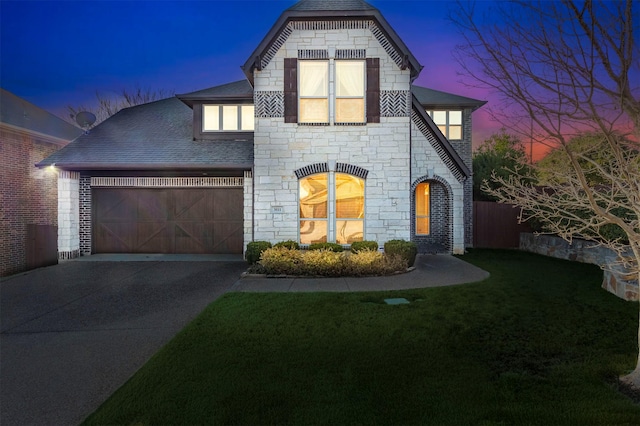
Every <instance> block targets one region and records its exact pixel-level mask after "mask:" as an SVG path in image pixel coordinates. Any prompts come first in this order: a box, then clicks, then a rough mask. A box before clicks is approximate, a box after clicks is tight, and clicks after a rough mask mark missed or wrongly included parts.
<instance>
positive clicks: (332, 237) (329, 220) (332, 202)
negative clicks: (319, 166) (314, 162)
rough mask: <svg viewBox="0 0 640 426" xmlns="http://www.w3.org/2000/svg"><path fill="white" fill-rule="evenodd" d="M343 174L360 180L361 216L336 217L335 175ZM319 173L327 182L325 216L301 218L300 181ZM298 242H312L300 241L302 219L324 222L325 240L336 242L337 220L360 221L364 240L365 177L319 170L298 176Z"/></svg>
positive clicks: (304, 244)
mask: <svg viewBox="0 0 640 426" xmlns="http://www.w3.org/2000/svg"><path fill="white" fill-rule="evenodd" d="M339 174H340V175H345V176H349V177H350V178H353V179H358V180H361V181H362V215H361V217H358V218H343V217H337V202H338V200H337V186H336V183H337V179H336V175H339ZM321 175H325V176H326V179H325V181H326V184H327V201H326V202H327V211H326V217H324V218H322V217H319V218H302V217H301V216H300V207H301V200H302V197H301V182H302V180H303V179H307V178H310V177H312V176H321ZM297 195H298V203H297V204H298V207H297V210H298V242H299V243H300V244H301V245H303V246H307V245H309V244H313V243H311V242H309V243H303V242H302V238H301V234H300V231H301V226H300V223H301V222H302V221H303V220H309V221H321V222H325V223H326V241H328V242H337V241H338V232H339V231H338V229H337V227H338V222H343V221H344V222H360V223H362V240H361V241H364V236H365V235H366V221H365V217H366V199H367V197H366V179H365V178H363V177H361V176H357V175H355V174H351V173H346V172H343V171H331V170H330V171H321V172H317V173H311V174H308V175H305V176H301V177H299V178H298V193H297ZM338 244H342V245H350V244H351V243H348V242H346V243H338Z"/></svg>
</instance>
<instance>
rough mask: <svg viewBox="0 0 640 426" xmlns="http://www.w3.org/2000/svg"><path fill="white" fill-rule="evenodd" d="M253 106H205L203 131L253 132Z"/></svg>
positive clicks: (203, 110)
mask: <svg viewBox="0 0 640 426" xmlns="http://www.w3.org/2000/svg"><path fill="white" fill-rule="evenodd" d="M253 117H254V107H253V105H203V106H202V131H203V132H220V131H235V132H238V131H242V132H244V131H252V130H253V129H254V118H253Z"/></svg>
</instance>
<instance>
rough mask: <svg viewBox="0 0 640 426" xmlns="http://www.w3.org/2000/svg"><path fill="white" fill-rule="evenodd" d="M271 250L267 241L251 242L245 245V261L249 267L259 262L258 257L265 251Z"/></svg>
mask: <svg viewBox="0 0 640 426" xmlns="http://www.w3.org/2000/svg"><path fill="white" fill-rule="evenodd" d="M269 248H271V243H270V242H269V241H252V242H250V243H249V244H247V252H246V253H245V259H247V262H249V264H250V265H253V264H254V263H257V262H258V261H259V260H260V255H262V252H264V251H265V250H266V249H269Z"/></svg>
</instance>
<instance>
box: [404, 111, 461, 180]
mask: <svg viewBox="0 0 640 426" xmlns="http://www.w3.org/2000/svg"><path fill="white" fill-rule="evenodd" d="M411 119H412V120H413V122H414V123H415V125H416V127H418V129H419V130H420V133H422V134H423V135H424V137H425V138H426V139H427V140H428V141H429V143H430V144H431V146H432V147H433V149H434V150H435V151H436V152H437V153H438V156H439V157H440V159H441V160H442V161H443V162H444V163H445V164H446V165H447V167H448V168H449V170H451V173H453V175H454V176H455V177H456V179H457V180H458V182H462V181H463V180H464V174H462V172H461V171H460V170H458V168H457V167H456V166H455V164H454V163H453V160H452V159H451V158H450V157H449V156H448V155H447V153H446V151H445V149H444V147H443V146H442V144H441V143H440V141H439V140H438V139H436V137H435V136H433V134H432V133H431V130H430V129H429V126H427V123H425V122H424V121H423V120H422V117H420V115H419V114H418V113H417V112H415V111H412V112H411Z"/></svg>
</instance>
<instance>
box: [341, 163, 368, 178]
mask: <svg viewBox="0 0 640 426" xmlns="http://www.w3.org/2000/svg"><path fill="white" fill-rule="evenodd" d="M336 172H338V173H347V174H350V175H353V176H357V177H359V178H360V179H366V178H367V175H368V174H369V171H368V170H367V169H363V168H362V167H360V166H356V165H353V164H346V163H336Z"/></svg>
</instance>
